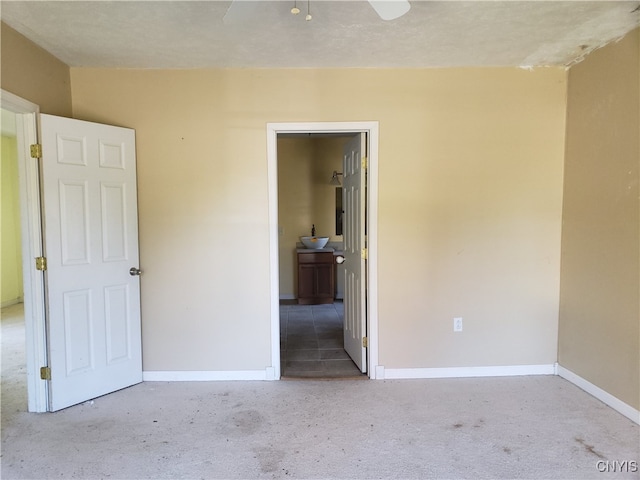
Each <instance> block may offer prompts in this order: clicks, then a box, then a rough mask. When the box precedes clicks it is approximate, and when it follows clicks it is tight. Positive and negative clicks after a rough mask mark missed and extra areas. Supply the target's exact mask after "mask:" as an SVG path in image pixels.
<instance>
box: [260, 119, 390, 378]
mask: <svg viewBox="0 0 640 480" xmlns="http://www.w3.org/2000/svg"><path fill="white" fill-rule="evenodd" d="M267 130H268V132H267V133H268V170H269V172H268V173H269V205H270V207H269V219H270V240H271V241H270V267H271V269H270V270H271V345H272V364H273V366H274V369H273V375H274V379H279V378H280V377H281V376H285V377H291V376H293V377H307V378H309V377H310V378H318V377H322V378H327V377H328V378H334V377H336V378H340V377H356V376H362V377H365V378H366V377H367V376H368V377H369V378H375V377H376V375H375V371H376V368H375V367H376V365H377V359H378V350H377V345H378V336H377V333H378V332H377V301H376V296H377V288H376V284H377V156H378V123H377V122H337V123H336V122H328V123H302V124H298V123H288V124H268V126H267ZM361 157H364V158H366V164H367V165H366V169H364V170H362V171H361V170H360V168H359V167H358V168H357V169H355V170H357V171H352V169H350V168H351V167H352V166H353V165H355V164H357V165H358V166H360V165H365V164H364V163H362V160H363V158H361ZM349 158H351V163H349V162H350V160H349ZM365 171H366V174H364V173H363V172H365ZM334 172H337V173H338V174H339V175H338V178H339V180H341V182H340V183H344V181H350V182H352V183H353V182H356V183H355V184H354V185H356V186H355V187H354V188H352V187H348V188H347V185H346V184H345V185H344V187H345V195H344V196H343V195H340V194H338V195H336V193H337V192H340V191H341V190H342V188H343V185H342V184H337V182H336V181H335V177H336V175H335V174H334ZM349 172H351V174H350V173H349ZM345 173H346V175H345V176H343V174H345ZM357 182H361V184H360V185H361V186H362V188H359V187H358V185H359V184H358V183H357ZM338 188H339V189H340V190H338ZM348 192H355V193H354V194H353V195H351V196H349V193H348ZM337 197H340V199H342V198H343V197H344V198H345V199H346V203H345V204H344V205H342V206H341V205H339V203H338V202H336V198H337ZM354 199H355V200H354ZM343 211H344V215H342V212H343ZM355 211H358V212H360V213H359V214H358V215H355V216H354V217H353V218H355V219H356V220H357V221H356V222H355V224H354V225H355V226H354V227H353V228H351V229H349V228H345V231H344V232H341V229H342V228H341V227H342V219H341V218H340V217H341V216H343V218H344V220H345V224H346V223H348V219H349V218H350V217H351V216H352V213H353V212H355ZM307 224H308V225H307ZM360 225H361V226H360ZM365 225H366V229H365ZM307 230H308V232H307ZM312 230H314V231H312ZM312 234H315V235H317V236H318V237H323V236H326V237H328V240H329V243H328V244H327V245H326V246H325V248H322V249H318V250H316V249H313V250H309V249H306V248H305V246H304V245H302V244H301V243H300V237H301V236H312ZM349 238H351V239H355V238H361V239H362V240H361V241H360V242H359V243H353V241H351V243H349ZM345 240H346V243H347V244H348V245H349V246H350V247H349V248H347V249H345V248H344V246H345ZM345 250H346V251H349V252H351V253H352V254H353V252H357V256H352V257H351V258H350V260H349V261H348V262H347V263H346V265H344V266H343V265H341V263H340V260H338V262H335V259H339V258H341V259H343V260H344V258H346V257H348V255H345V256H343V255H342V254H343V253H345V254H346V251H345ZM325 257H326V258H325ZM299 259H302V260H299ZM320 259H321V260H320ZM361 259H362V260H361ZM312 261H313V262H316V261H317V262H319V263H320V264H325V265H318V266H317V267H316V266H315V265H308V264H306V262H312ZM301 262H302V263H305V264H304V265H303V264H302V263H301ZM326 263H329V266H328V268H329V269H328V270H326V269H325V267H327V265H326ZM360 264H361V266H358V265H360ZM316 268H317V270H316ZM343 268H344V272H343V271H342V269H343ZM301 272H302V273H301ZM323 272H331V273H330V274H323ZM354 272H355V273H354ZM314 275H315V277H314ZM323 275H324V276H323ZM329 275H331V276H332V278H331V279H329V278H328V277H329ZM305 278H306V279H309V278H320V279H324V280H323V281H322V282H323V285H324V283H325V281H329V283H327V285H330V287H329V288H330V292H329V294H328V296H327V294H326V293H322V292H319V293H318V294H319V295H320V297H322V298H312V299H309V298H306V299H304V301H303V300H301V299H299V298H298V297H299V296H300V295H299V291H298V289H299V288H302V289H303V290H305V291H306V289H307V287H306V286H302V287H300V281H304V279H305ZM345 278H346V279H347V281H346V285H345V282H344V279H345ZM345 287H346V288H345ZM320 290H322V288H320ZM325 290H326V286H325ZM349 291H350V292H351V294H349V293H348V292H349ZM358 292H361V293H358ZM305 295H308V292H307V293H306V294H305ZM311 295H312V296H313V295H314V294H313V293H312V294H311ZM354 299H355V300H354ZM345 310H346V315H345ZM345 317H346V320H345ZM351 337H353V338H351ZM343 340H346V341H348V342H344V344H343ZM347 343H350V346H349V347H348V346H347ZM292 346H293V347H294V348H291V347H292ZM347 354H348V356H347ZM352 360H353V361H352Z"/></svg>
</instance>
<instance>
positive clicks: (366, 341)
mask: <svg viewBox="0 0 640 480" xmlns="http://www.w3.org/2000/svg"><path fill="white" fill-rule="evenodd" d="M362 348H369V339H368V338H367V337H362Z"/></svg>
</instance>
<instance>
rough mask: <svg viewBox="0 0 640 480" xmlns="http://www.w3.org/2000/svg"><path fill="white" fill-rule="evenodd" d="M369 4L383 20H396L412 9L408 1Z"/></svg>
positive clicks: (381, 0) (383, 0)
mask: <svg viewBox="0 0 640 480" xmlns="http://www.w3.org/2000/svg"><path fill="white" fill-rule="evenodd" d="M369 3H370V4H371V6H372V7H373V9H374V10H375V11H376V13H377V14H378V15H379V16H380V18H381V19H383V20H395V19H396V18H400V17H401V16H403V15H404V14H405V13H407V12H408V11H409V10H410V9H411V4H410V3H409V2H408V1H407V0H369Z"/></svg>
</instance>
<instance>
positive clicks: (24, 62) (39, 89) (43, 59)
mask: <svg viewBox="0 0 640 480" xmlns="http://www.w3.org/2000/svg"><path fill="white" fill-rule="evenodd" d="M0 34H1V36H2V38H1V41H0V45H1V55H0V58H1V61H2V64H1V73H2V74H1V75H0V85H1V87H2V89H3V90H6V91H7V92H11V93H13V94H14V95H18V96H19V97H22V98H24V99H26V100H29V101H31V102H33V103H35V104H37V105H39V106H40V111H41V112H42V113H50V114H52V115H61V116H64V117H70V116H71V82H70V79H69V67H68V66H67V65H65V64H64V63H62V62H61V61H60V60H58V59H57V58H55V57H54V56H53V55H51V54H49V53H48V52H46V51H45V50H43V49H42V48H40V47H39V46H37V45H36V44H35V43H33V42H31V41H30V40H27V39H26V38H25V37H23V36H22V35H20V34H19V33H18V32H16V31H15V30H14V29H12V28H11V27H9V26H8V25H6V24H5V23H2V24H0Z"/></svg>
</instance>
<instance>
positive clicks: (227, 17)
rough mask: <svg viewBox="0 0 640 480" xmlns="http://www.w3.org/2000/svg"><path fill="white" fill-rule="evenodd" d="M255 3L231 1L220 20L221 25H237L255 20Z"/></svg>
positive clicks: (249, 0)
mask: <svg viewBox="0 0 640 480" xmlns="http://www.w3.org/2000/svg"><path fill="white" fill-rule="evenodd" d="M256 3H257V2H256V1H254V0H233V1H232V2H231V5H229V8H228V9H227V13H225V14H224V17H223V18H222V23H224V24H229V25H237V24H242V23H246V22H247V21H251V20H253V19H255V18H256V17H257V14H256V11H257V8H256V6H257V5H256Z"/></svg>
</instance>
